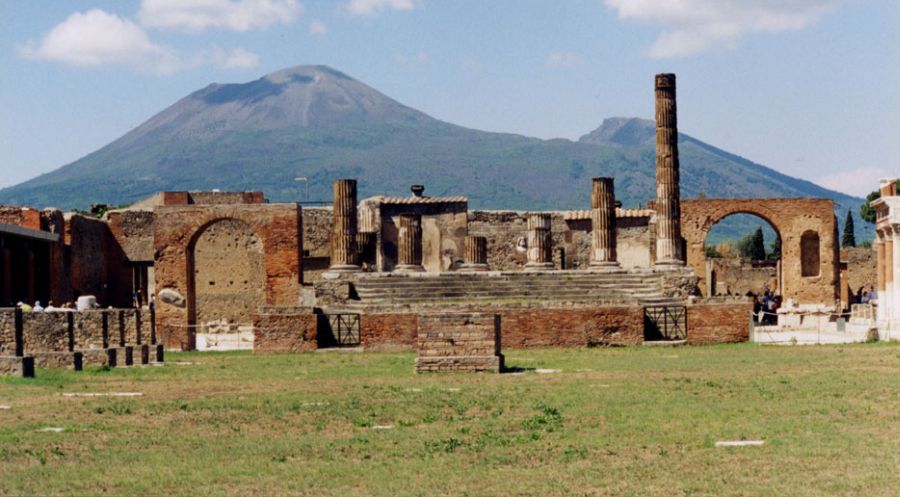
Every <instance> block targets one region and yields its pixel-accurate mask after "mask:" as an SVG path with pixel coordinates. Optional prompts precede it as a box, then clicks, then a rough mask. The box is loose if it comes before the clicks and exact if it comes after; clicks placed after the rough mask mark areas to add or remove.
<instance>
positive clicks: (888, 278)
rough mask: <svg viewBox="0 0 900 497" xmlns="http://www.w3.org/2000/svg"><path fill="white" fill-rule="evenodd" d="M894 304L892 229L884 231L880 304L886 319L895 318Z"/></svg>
mask: <svg viewBox="0 0 900 497" xmlns="http://www.w3.org/2000/svg"><path fill="white" fill-rule="evenodd" d="M893 303H894V232H893V230H892V229H890V227H888V228H887V229H885V230H884V295H883V296H881V295H879V296H878V304H879V306H880V307H882V308H883V309H884V314H883V315H884V318H885V319H887V320H890V319H891V318H892V317H893V310H892V309H891V307H892V306H893Z"/></svg>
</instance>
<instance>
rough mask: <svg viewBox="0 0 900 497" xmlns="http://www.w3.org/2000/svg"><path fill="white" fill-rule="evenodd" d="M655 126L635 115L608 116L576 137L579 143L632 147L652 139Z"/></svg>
mask: <svg viewBox="0 0 900 497" xmlns="http://www.w3.org/2000/svg"><path fill="white" fill-rule="evenodd" d="M655 136H656V127H655V125H654V123H653V121H651V120H649V119H639V118H636V117H608V118H606V119H604V120H603V123H602V124H600V127H598V128H597V129H595V130H594V131H591V132H590V133H588V134H586V135H584V136H582V137H581V138H579V139H578V141H579V142H581V143H596V144H608V145H619V146H622V147H632V146H635V145H641V144H643V143H646V142H648V141H652V140H653V139H654V137H655Z"/></svg>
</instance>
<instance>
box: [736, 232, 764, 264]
mask: <svg viewBox="0 0 900 497" xmlns="http://www.w3.org/2000/svg"><path fill="white" fill-rule="evenodd" d="M738 249H739V250H740V252H741V257H743V258H745V259H750V260H751V261H764V260H765V259H766V245H765V241H764V240H763V232H762V228H761V227H760V228H756V231H754V232H753V234H752V235H746V236H744V237H743V238H741V240H740V241H739V242H738Z"/></svg>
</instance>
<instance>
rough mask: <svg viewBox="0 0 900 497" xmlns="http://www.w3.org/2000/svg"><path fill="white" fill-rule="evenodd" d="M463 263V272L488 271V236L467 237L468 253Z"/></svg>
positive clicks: (461, 268) (461, 270)
mask: <svg viewBox="0 0 900 497" xmlns="http://www.w3.org/2000/svg"><path fill="white" fill-rule="evenodd" d="M463 260H464V261H465V262H463V265H462V266H460V267H459V271H460V272H462V273H472V272H476V271H487V270H488V269H490V268H489V266H488V263H487V238H485V237H483V236H467V237H466V253H465V257H464V259H463Z"/></svg>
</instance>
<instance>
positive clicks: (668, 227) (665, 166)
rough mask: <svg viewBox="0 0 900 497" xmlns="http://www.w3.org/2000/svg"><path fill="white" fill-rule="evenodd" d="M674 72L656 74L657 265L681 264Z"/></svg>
mask: <svg viewBox="0 0 900 497" xmlns="http://www.w3.org/2000/svg"><path fill="white" fill-rule="evenodd" d="M677 115H678V112H677V109H676V106H675V75H674V74H657V75H656V202H655V207H656V264H657V265H659V266H683V265H684V254H683V253H682V247H681V243H682V242H681V192H680V190H679V186H678V182H679V164H678V117H677Z"/></svg>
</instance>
